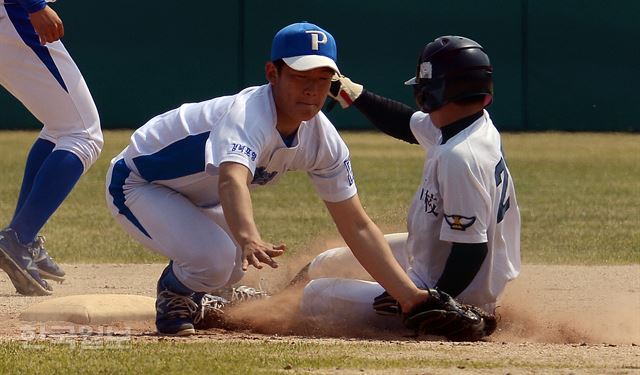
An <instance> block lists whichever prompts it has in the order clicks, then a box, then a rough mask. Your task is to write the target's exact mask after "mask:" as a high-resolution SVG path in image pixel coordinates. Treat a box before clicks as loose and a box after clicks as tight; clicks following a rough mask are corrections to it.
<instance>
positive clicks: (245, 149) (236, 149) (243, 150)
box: [229, 143, 258, 161]
mask: <svg viewBox="0 0 640 375" xmlns="http://www.w3.org/2000/svg"><path fill="white" fill-rule="evenodd" d="M229 152H233V153H236V154H243V155H246V156H247V157H249V159H251V161H256V157H257V156H258V154H256V153H255V151H253V150H252V149H251V148H250V147H249V146H245V145H241V144H240V143H232V144H231V148H230V149H229Z"/></svg>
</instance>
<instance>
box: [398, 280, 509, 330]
mask: <svg viewBox="0 0 640 375" xmlns="http://www.w3.org/2000/svg"><path fill="white" fill-rule="evenodd" d="M429 294H430V297H429V298H428V299H427V300H426V301H425V302H424V303H422V304H420V305H418V306H416V307H415V308H414V309H413V310H411V311H410V312H409V313H408V314H405V315H404V316H403V322H404V325H405V326H406V327H407V328H409V329H412V330H414V331H415V332H416V334H426V335H438V336H444V337H446V338H447V339H449V340H451V341H478V340H480V339H482V338H484V337H486V336H489V335H491V334H492V333H493V332H494V331H495V330H496V327H497V326H498V320H497V319H496V317H495V315H492V314H489V313H487V312H485V311H483V310H482V309H480V308H479V307H476V306H473V305H466V304H462V303H460V302H458V301H456V300H455V299H453V298H452V297H451V296H449V295H448V294H447V293H445V292H442V291H440V290H437V289H429Z"/></svg>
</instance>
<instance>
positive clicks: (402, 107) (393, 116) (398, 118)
mask: <svg viewBox="0 0 640 375" xmlns="http://www.w3.org/2000/svg"><path fill="white" fill-rule="evenodd" d="M353 105H354V106H355V107H356V108H358V110H359V111H360V112H362V114H363V115H364V116H365V117H366V118H367V119H368V120H369V121H371V123H372V124H373V125H374V126H375V127H376V128H378V129H379V130H380V131H382V132H383V133H386V134H388V135H390V136H392V137H394V138H397V139H400V140H403V141H405V142H409V143H414V144H417V143H418V141H417V140H416V137H415V136H414V135H413V132H411V127H410V126H409V120H411V115H413V114H414V113H415V112H416V110H415V109H413V108H411V107H409V106H408V105H406V104H404V103H400V102H397V101H395V100H391V99H388V98H385V97H382V96H379V95H376V94H374V93H372V92H370V91H367V90H366V89H365V90H363V91H362V94H360V96H359V97H358V98H357V99H356V100H355V101H354V102H353Z"/></svg>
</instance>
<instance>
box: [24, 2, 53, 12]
mask: <svg viewBox="0 0 640 375" xmlns="http://www.w3.org/2000/svg"><path fill="white" fill-rule="evenodd" d="M17 2H18V4H20V6H21V7H22V8H23V9H24V10H26V11H27V12H29V13H34V12H37V11H39V10H42V9H44V7H46V6H47V2H46V1H45V0H17Z"/></svg>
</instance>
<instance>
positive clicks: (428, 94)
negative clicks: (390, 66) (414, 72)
mask: <svg viewBox="0 0 640 375" xmlns="http://www.w3.org/2000/svg"><path fill="white" fill-rule="evenodd" d="M445 89H446V82H445V81H444V80H436V79H433V80H429V81H428V82H427V81H424V80H423V82H422V83H419V84H417V85H414V86H413V95H414V97H415V99H416V104H418V107H419V108H420V110H421V111H423V112H425V113H431V112H433V111H435V110H437V109H438V108H440V107H442V106H443V105H445V104H447V100H446V98H445V95H444V93H445Z"/></svg>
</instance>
